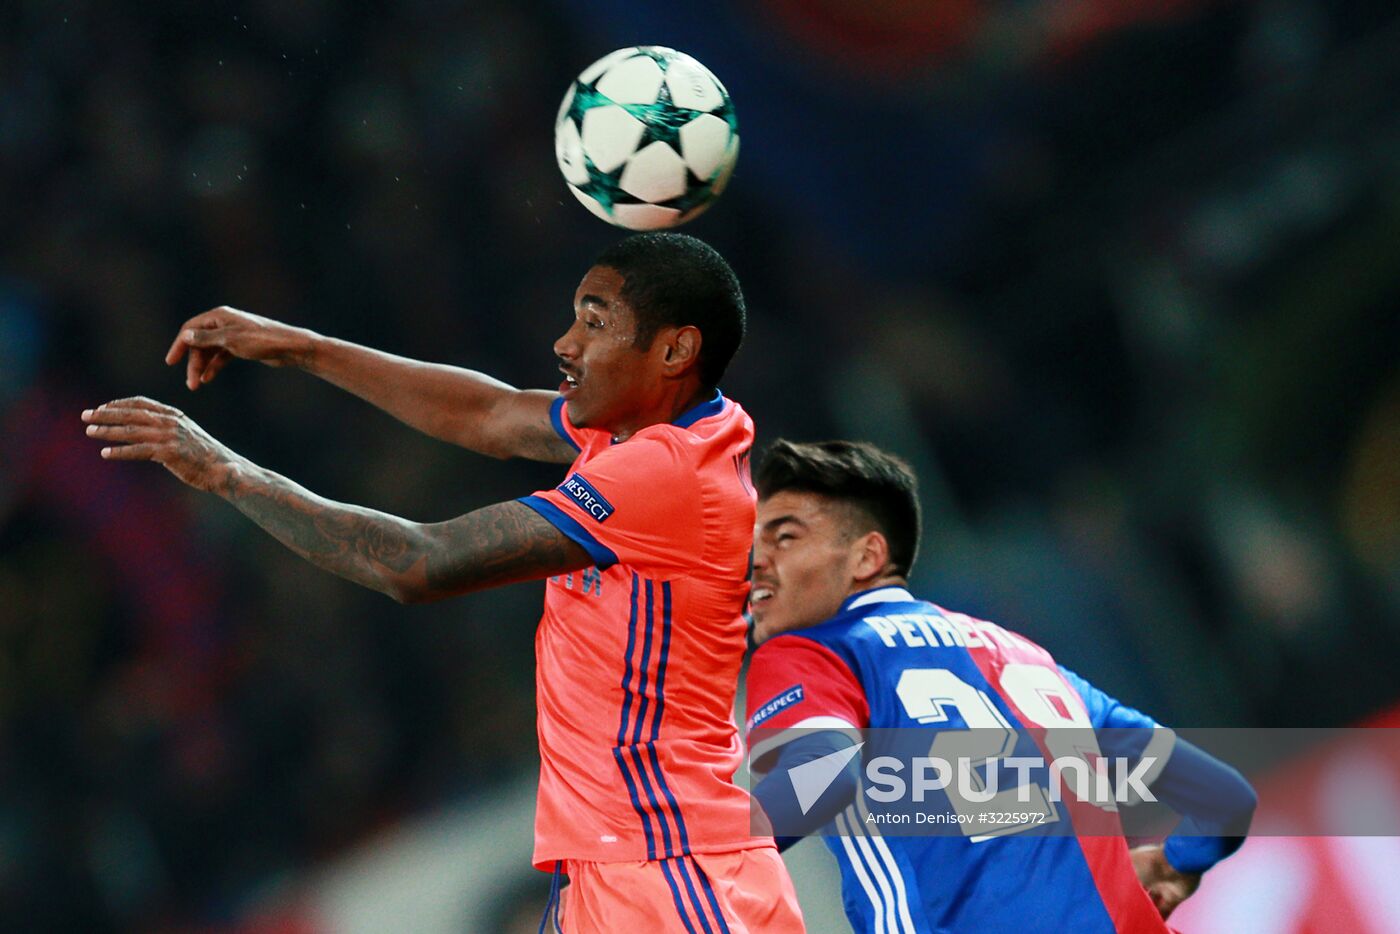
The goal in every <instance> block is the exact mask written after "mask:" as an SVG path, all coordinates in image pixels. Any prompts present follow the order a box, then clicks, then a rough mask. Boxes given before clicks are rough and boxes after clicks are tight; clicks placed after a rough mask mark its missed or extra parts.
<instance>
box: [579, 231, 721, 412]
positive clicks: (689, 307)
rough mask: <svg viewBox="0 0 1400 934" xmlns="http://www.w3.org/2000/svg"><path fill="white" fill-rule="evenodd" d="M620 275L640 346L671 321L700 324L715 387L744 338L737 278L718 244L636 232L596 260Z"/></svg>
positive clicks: (706, 375) (703, 376)
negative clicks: (634, 314) (634, 317)
mask: <svg viewBox="0 0 1400 934" xmlns="http://www.w3.org/2000/svg"><path fill="white" fill-rule="evenodd" d="M594 265H595V266H606V267H608V268H609V269H616V270H617V271H618V272H619V273H621V274H622V297H623V298H625V299H626V300H627V301H628V303H629V304H631V306H632V309H633V311H635V312H636V315H637V346H638V347H639V348H640V349H642V350H645V349H646V348H648V347H650V346H651V342H652V340H653V339H655V337H656V332H657V331H659V330H660V329H661V328H663V327H666V326H668V325H670V326H675V327H684V326H685V325H694V326H695V327H697V328H699V329H700V337H701V340H700V363H699V367H700V380H701V382H703V383H704V384H705V385H706V386H716V385H718V384H719V381H720V378H721V377H723V376H724V371H725V368H726V367H728V366H729V361H730V360H731V359H733V357H734V352H735V351H737V350H738V349H739V344H741V343H742V342H743V340H744V327H745V313H744V293H743V291H742V290H741V289H740V288H739V277H738V276H736V275H734V270H732V269H730V268H729V264H728V263H726V262H725V261H724V257H722V256H720V255H719V253H718V252H717V251H716V250H715V248H714V247H712V246H710V245H709V244H707V243H705V242H704V241H701V240H697V239H695V238H694V237H690V236H687V235H685V234H677V233H644V234H635V235H633V236H630V237H627V238H625V239H623V240H619V241H618V242H617V243H614V244H613V245H612V246H610V247H608V248H607V249H606V250H604V251H603V253H602V255H601V256H599V257H598V259H597V261H596V262H595V263H594Z"/></svg>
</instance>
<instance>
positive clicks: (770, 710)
mask: <svg viewBox="0 0 1400 934" xmlns="http://www.w3.org/2000/svg"><path fill="white" fill-rule="evenodd" d="M803 696H804V695H803V693H802V685H800V684H794V685H793V686H792V687H790V688H788V689H787V690H786V691H783V692H782V693H781V694H779V695H778V696H777V697H775V698H773V699H772V700H770V701H769V702H768V703H766V704H764V705H763V706H762V707H759V708H758V709H757V710H755V711H754V712H753V716H752V717H749V729H751V730H752V729H753V728H754V727H756V726H758V725H759V724H760V723H762V722H763V721H764V720H767V719H768V718H769V717H771V716H773V715H774V714H776V713H778V711H780V710H784V709H786V708H788V707H791V706H792V705H793V704H800V703H801V702H802V698H803Z"/></svg>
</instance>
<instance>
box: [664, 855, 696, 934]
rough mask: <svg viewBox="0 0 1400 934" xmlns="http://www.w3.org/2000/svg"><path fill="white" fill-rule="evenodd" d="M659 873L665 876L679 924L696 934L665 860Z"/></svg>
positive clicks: (668, 864)
mask: <svg viewBox="0 0 1400 934" xmlns="http://www.w3.org/2000/svg"><path fill="white" fill-rule="evenodd" d="M661 872H662V874H663V875H665V876H666V884H667V885H669V886H670V887H671V898H672V899H673V900H674V901H675V903H676V914H678V915H680V916H681V923H683V924H684V925H685V929H686V930H687V931H689V932H690V934H696V931H695V925H693V924H691V923H690V914H689V912H687V911H686V908H685V903H684V902H683V901H681V890H680V889H679V888H678V887H677V886H676V877H675V876H674V875H672V874H671V864H670V862H669V861H667V860H664V859H663V860H662V861H661Z"/></svg>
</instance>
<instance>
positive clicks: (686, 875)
mask: <svg viewBox="0 0 1400 934" xmlns="http://www.w3.org/2000/svg"><path fill="white" fill-rule="evenodd" d="M685 863H686V861H685V859H684V858H681V859H678V860H676V868H677V869H679V870H680V872H681V881H682V882H684V883H685V891H686V894H687V895H689V896H690V904H691V907H693V908H694V909H695V914H696V915H697V916H698V917H699V918H700V926H701V927H702V928H704V929H705V934H715V929H714V928H712V927H710V919H709V918H706V917H705V907H704V906H703V905H701V904H700V896H699V895H697V894H696V893H695V883H694V882H692V881H691V878H690V870H689V869H687V868H686V866H685Z"/></svg>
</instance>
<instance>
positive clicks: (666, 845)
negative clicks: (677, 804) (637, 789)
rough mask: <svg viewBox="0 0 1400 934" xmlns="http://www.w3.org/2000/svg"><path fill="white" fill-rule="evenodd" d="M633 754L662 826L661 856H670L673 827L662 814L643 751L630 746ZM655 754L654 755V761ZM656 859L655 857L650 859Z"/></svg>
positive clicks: (649, 801) (656, 816)
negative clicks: (644, 761) (644, 760)
mask: <svg viewBox="0 0 1400 934" xmlns="http://www.w3.org/2000/svg"><path fill="white" fill-rule="evenodd" d="M628 749H629V751H630V752H631V753H632V762H633V763H634V764H636V766H637V774H638V775H639V776H641V779H642V790H643V791H645V792H646V794H647V802H648V803H649V804H650V805H651V814H652V815H653V816H654V817H655V818H656V822H657V823H658V824H660V825H661V846H662V850H661V855H662V856H663V857H665V856H670V855H672V853H673V852H674V851H673V850H672V849H671V825H670V824H669V823H667V821H666V817H665V815H664V814H662V813H661V802H660V801H658V800H657V797H656V791H655V789H654V788H653V787H652V782H651V776H649V775H648V774H647V769H646V765H645V764H644V763H643V761H642V753H641V749H640V748H639V747H637V746H629V747H628ZM654 758H655V754H654V753H653V759H654ZM649 858H651V859H655V857H654V856H652V857H649Z"/></svg>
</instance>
